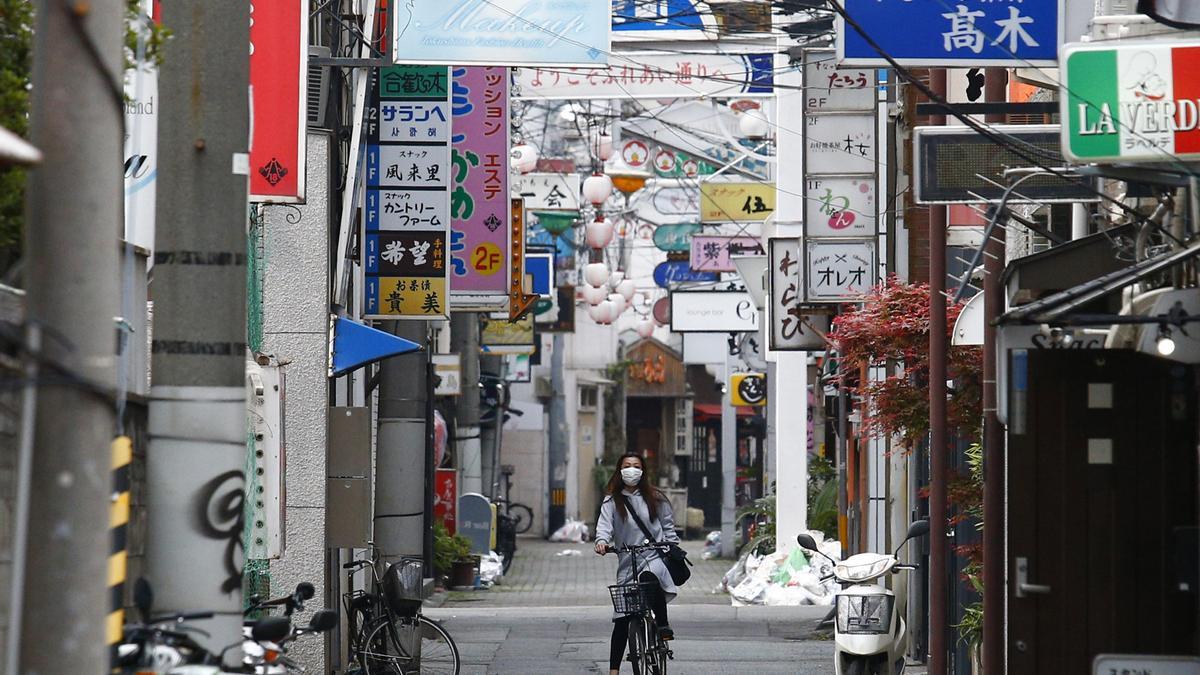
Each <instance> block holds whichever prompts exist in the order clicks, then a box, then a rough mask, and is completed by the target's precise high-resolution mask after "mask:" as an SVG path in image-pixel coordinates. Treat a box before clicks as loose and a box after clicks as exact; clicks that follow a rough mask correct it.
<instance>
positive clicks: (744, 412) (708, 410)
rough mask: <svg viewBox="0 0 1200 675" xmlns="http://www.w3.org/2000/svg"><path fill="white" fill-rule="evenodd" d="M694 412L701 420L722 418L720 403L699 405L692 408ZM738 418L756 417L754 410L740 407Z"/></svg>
mask: <svg viewBox="0 0 1200 675" xmlns="http://www.w3.org/2000/svg"><path fill="white" fill-rule="evenodd" d="M692 410H693V411H694V413H695V416H696V417H700V418H718V419H719V418H720V417H721V405H720V404H718V403H697V404H695V405H693V406H692ZM737 416H738V417H755V414H754V408H751V407H750V406H748V405H740V406H738V408H737Z"/></svg>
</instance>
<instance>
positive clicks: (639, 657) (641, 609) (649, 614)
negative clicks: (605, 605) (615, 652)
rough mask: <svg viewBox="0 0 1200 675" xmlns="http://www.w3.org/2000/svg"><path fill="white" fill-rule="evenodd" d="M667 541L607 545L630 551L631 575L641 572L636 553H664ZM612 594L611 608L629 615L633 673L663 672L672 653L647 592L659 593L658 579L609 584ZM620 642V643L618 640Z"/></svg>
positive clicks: (658, 674)
mask: <svg viewBox="0 0 1200 675" xmlns="http://www.w3.org/2000/svg"><path fill="white" fill-rule="evenodd" d="M669 548H670V544H667V543H665V542H650V541H648V542H646V543H644V544H640V545H638V546H620V547H614V548H610V549H609V551H612V552H616V553H629V554H631V555H630V558H632V559H633V578H634V579H637V578H638V576H639V575H640V574H641V571H640V570H638V557H639V556H638V553H640V552H643V551H652V550H653V551H658V552H660V553H664V554H665V553H666V551H667V549H669ZM608 592H609V595H611V596H612V603H613V610H614V611H616V612H617V614H625V615H632V617H633V618H632V619H630V621H629V655H628V657H627V658H628V659H629V662H630V663H632V664H633V673H634V675H666V673H667V661H669V660H670V659H673V658H675V653H674V652H672V651H671V648H670V647H668V646H667V643H666V642H664V641H663V640H662V638H661V637H659V633H658V624H657V623H655V621H654V609H653V608H652V607H651V603H650V599H649V597H648V594H650V593H656V592H659V589H658V582H657V581H652V582H644V581H643V582H634V583H629V584H615V585H613V586H609V587H608ZM618 644H619V643H618Z"/></svg>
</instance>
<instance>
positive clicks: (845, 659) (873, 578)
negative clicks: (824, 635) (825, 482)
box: [796, 520, 929, 675]
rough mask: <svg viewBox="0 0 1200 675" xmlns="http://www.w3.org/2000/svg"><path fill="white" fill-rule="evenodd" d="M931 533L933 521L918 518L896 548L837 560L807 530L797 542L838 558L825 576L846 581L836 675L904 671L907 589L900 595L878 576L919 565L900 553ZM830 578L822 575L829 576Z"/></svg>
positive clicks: (836, 636)
mask: <svg viewBox="0 0 1200 675" xmlns="http://www.w3.org/2000/svg"><path fill="white" fill-rule="evenodd" d="M928 533H929V521H928V520H918V521H916V522H914V523H913V524H912V525H911V526H909V528H908V534H907V535H906V536H905V538H904V541H902V542H900V545H899V546H897V547H896V551H895V553H892V554H891V555H884V554H881V553H859V554H858V555H852V556H850V557H849V558H846V559H845V560H843V561H841V562H837V561H835V560H833V559H832V558H830V557H829V556H826V555H825V554H824V553H821V551H820V550H818V549H817V542H816V541H814V540H813V538H812V537H811V536H809V535H807V534H801V535H799V536H798V537H796V542H797V543H798V544H800V546H801V547H802V548H804V549H807V550H809V551H813V552H815V553H817V554H818V555H820V556H822V557H824V558H826V559H827V560H829V561H830V562H831V563H833V566H834V567H833V573H832V574H831V575H829V576H826V577H825V579H829V578H830V577H832V578H834V579H836V580H837V581H838V582H839V583H841V584H842V590H841V592H840V593H838V594H837V598H836V600H835V605H836V607H835V609H836V620H835V622H834V633H833V643H834V659H835V661H834V671H835V672H836V673H837V675H901V674H902V673H903V672H904V654H905V653H906V652H907V651H908V631H907V626H906V625H905V621H904V610H905V607H906V606H907V604H908V597H907V596H908V594H907V590H902V591H901V592H900V595H899V596H897V594H896V593H895V592H893V591H892V590H890V589H888V588H887V587H886V586H884V585H883V584H882V583H881V582H880V581H879V580H880V579H882V578H883V577H884V576H886V575H888V574H894V573H895V572H898V571H900V570H915V569H917V567H916V566H915V565H905V564H901V563H900V559H899V558H898V557H897V555H898V554H899V553H900V549H901V548H903V546H904V544H906V543H908V541H909V540H910V539H915V538H917V537H921V536H924V535H925V534H928ZM825 579H822V581H824V580H825ZM905 588H907V585H905Z"/></svg>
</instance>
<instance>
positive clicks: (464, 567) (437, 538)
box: [433, 523, 479, 588]
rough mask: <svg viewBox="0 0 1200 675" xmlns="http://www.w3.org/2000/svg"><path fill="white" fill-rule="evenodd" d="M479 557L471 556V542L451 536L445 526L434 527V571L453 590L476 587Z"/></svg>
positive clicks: (454, 535)
mask: <svg viewBox="0 0 1200 675" xmlns="http://www.w3.org/2000/svg"><path fill="white" fill-rule="evenodd" d="M478 568H479V556H477V555H471V540H470V539H467V538H466V537H464V536H462V535H461V534H450V533H449V532H448V531H447V530H446V528H445V526H444V525H442V524H441V523H435V524H434V526H433V569H434V571H435V572H437V574H438V576H439V577H440V578H444V579H446V585H447V586H449V587H451V588H462V587H472V588H473V587H474V586H475V572H476V570H477V569H478Z"/></svg>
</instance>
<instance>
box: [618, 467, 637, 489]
mask: <svg viewBox="0 0 1200 675" xmlns="http://www.w3.org/2000/svg"><path fill="white" fill-rule="evenodd" d="M641 479H642V470H641V469H639V468H637V467H636V466H627V467H625V468H624V469H621V480H623V481H625V484H626V485H628V486H629V487H633V486H634V485H637V484H638V481H640V480H641Z"/></svg>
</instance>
